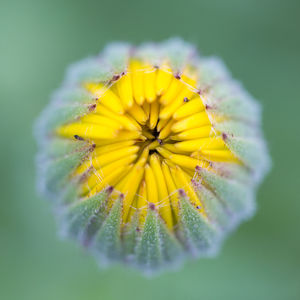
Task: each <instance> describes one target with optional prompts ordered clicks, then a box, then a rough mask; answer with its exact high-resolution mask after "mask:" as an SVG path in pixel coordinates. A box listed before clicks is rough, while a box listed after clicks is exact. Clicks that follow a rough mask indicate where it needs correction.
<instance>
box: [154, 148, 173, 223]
mask: <svg viewBox="0 0 300 300" xmlns="http://www.w3.org/2000/svg"><path fill="white" fill-rule="evenodd" d="M150 166H151V168H152V170H153V173H154V177H155V180H156V185H157V190H158V196H159V200H160V203H159V212H160V214H161V216H162V217H163V219H164V220H165V222H166V224H167V226H168V227H169V228H172V225H173V220H172V211H171V207H170V200H169V194H168V189H167V185H166V182H165V178H164V175H163V172H162V169H161V165H160V160H159V158H158V156H157V155H156V154H153V155H151V156H150Z"/></svg>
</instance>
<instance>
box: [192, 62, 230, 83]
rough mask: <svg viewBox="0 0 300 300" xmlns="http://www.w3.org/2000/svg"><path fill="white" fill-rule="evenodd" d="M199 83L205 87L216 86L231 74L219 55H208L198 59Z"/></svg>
mask: <svg viewBox="0 0 300 300" xmlns="http://www.w3.org/2000/svg"><path fill="white" fill-rule="evenodd" d="M197 69H198V78H199V84H200V86H202V87H203V88H206V87H208V86H211V87H214V85H215V83H216V82H219V81H220V80H226V79H228V77H229V76H230V74H229V73H228V70H227V68H226V66H225V64H224V63H223V61H222V60H221V59H219V58H218V57H206V58H204V59H203V58H201V57H200V59H198V63H197Z"/></svg>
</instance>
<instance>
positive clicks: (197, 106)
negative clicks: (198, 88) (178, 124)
mask: <svg viewBox="0 0 300 300" xmlns="http://www.w3.org/2000/svg"><path fill="white" fill-rule="evenodd" d="M204 109H205V106H204V104H203V102H202V100H201V98H200V96H197V97H195V98H193V99H191V100H190V101H188V102H186V103H185V104H184V105H182V106H180V108H178V109H177V111H176V112H175V113H174V115H173V118H174V119H175V120H179V119H183V118H186V117H188V116H191V115H193V114H195V113H199V112H201V111H203V110H204Z"/></svg>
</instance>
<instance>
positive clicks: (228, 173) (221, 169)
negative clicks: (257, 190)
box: [210, 161, 253, 187]
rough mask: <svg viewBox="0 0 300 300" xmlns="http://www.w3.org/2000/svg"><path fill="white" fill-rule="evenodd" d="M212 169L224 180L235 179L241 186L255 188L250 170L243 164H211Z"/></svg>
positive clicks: (214, 162)
mask: <svg viewBox="0 0 300 300" xmlns="http://www.w3.org/2000/svg"><path fill="white" fill-rule="evenodd" d="M210 165H211V168H212V169H213V170H215V173H217V174H219V175H220V176H222V177H224V178H228V179H231V178H234V179H235V180H236V181H238V182H240V183H241V184H246V185H248V187H250V186H253V178H252V177H251V176H249V169H248V168H247V167H245V166H244V165H242V164H238V163H235V162H216V161H211V162H210Z"/></svg>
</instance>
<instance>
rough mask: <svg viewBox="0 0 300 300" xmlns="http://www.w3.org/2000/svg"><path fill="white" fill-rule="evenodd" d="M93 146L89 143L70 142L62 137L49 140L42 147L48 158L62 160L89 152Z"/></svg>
mask: <svg viewBox="0 0 300 300" xmlns="http://www.w3.org/2000/svg"><path fill="white" fill-rule="evenodd" d="M90 147H91V145H90V144H89V143H88V142H87V141H81V140H75V139H74V140H70V139H64V138H60V137H53V138H52V139H49V140H48V141H47V142H46V143H45V144H43V146H42V149H41V150H42V151H41V152H43V153H44V155H45V156H46V157H49V158H52V159H55V158H62V157H65V156H68V155H70V154H73V153H75V152H80V151H85V150H86V151H88V149H90Z"/></svg>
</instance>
